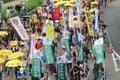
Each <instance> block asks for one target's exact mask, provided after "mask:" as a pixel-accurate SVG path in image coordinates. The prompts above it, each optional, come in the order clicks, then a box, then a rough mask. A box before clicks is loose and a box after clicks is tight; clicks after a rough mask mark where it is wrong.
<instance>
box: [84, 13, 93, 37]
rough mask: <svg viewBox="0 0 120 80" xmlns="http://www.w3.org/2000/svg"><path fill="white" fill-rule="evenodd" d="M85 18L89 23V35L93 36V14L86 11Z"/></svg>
mask: <svg viewBox="0 0 120 80" xmlns="http://www.w3.org/2000/svg"><path fill="white" fill-rule="evenodd" d="M85 17H86V21H87V26H88V32H89V35H90V36H93V30H92V21H91V13H90V12H89V11H86V12H85Z"/></svg>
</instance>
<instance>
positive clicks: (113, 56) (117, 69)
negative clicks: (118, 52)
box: [112, 53, 120, 72]
mask: <svg viewBox="0 0 120 80" xmlns="http://www.w3.org/2000/svg"><path fill="white" fill-rule="evenodd" d="M112 59H113V63H114V67H115V71H116V72H118V71H119V70H120V68H118V66H117V63H116V62H117V61H116V60H117V59H118V58H115V55H114V53H112Z"/></svg>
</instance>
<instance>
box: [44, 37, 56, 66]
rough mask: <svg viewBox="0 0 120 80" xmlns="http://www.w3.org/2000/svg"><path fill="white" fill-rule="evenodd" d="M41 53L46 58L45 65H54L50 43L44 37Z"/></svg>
mask: <svg viewBox="0 0 120 80" xmlns="http://www.w3.org/2000/svg"><path fill="white" fill-rule="evenodd" d="M43 53H44V55H45V57H46V64H54V53H53V48H52V41H51V39H50V38H49V37H44V39H43Z"/></svg>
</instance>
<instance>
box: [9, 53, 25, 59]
mask: <svg viewBox="0 0 120 80" xmlns="http://www.w3.org/2000/svg"><path fill="white" fill-rule="evenodd" d="M24 55H25V54H24V53H23V52H15V53H12V54H11V55H9V56H8V59H16V58H19V57H22V56H24Z"/></svg>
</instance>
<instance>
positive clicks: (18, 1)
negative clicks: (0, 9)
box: [4, 0, 21, 7]
mask: <svg viewBox="0 0 120 80" xmlns="http://www.w3.org/2000/svg"><path fill="white" fill-rule="evenodd" d="M20 2H21V0H15V1H11V2H8V3H5V4H4V7H7V6H15V5H16V4H20Z"/></svg>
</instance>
